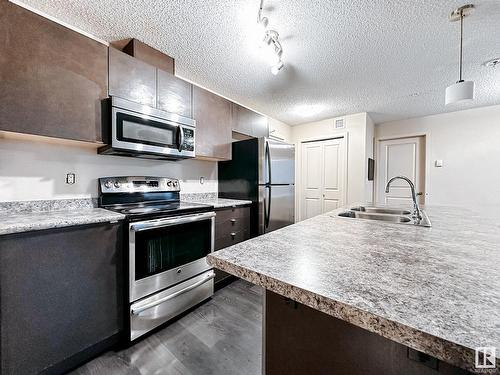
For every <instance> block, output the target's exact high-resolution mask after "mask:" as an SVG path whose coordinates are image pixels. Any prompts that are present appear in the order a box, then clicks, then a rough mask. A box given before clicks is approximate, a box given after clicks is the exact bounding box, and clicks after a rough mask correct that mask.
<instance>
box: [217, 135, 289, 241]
mask: <svg viewBox="0 0 500 375" xmlns="http://www.w3.org/2000/svg"><path fill="white" fill-rule="evenodd" d="M218 176H219V197H221V198H233V199H246V200H251V201H252V209H251V221H252V233H251V234H252V236H255V235H259V234H264V233H268V232H271V231H273V230H276V229H279V228H282V227H285V226H287V225H290V224H292V223H294V221H295V147H294V145H291V144H288V143H284V142H280V141H276V140H273V139H269V138H254V139H248V140H244V141H238V142H234V143H233V145H232V160H230V161H224V162H219V163H218Z"/></svg>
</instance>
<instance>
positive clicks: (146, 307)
mask: <svg viewBox="0 0 500 375" xmlns="http://www.w3.org/2000/svg"><path fill="white" fill-rule="evenodd" d="M213 278H215V272H212V273H210V274H208V275H207V276H206V277H205V278H204V279H203V280H200V281H197V282H195V283H194V284H192V285H190V286H188V287H185V288H184V289H181V290H179V291H177V292H175V293H172V294H170V295H168V296H166V297H163V298H160V299H159V300H157V301H154V302H151V303H148V304H147V305H144V306H140V307H137V308H135V309H132V310H131V313H132V315H139V314H140V313H141V312H143V311H145V310H149V309H152V308H153V307H156V306H158V305H161V304H162V303H164V302H166V301H169V300H171V299H173V298H175V297H178V296H180V295H181V294H184V293H187V292H189V291H191V290H193V289H196V288H198V287H199V286H200V285H203V284H205V283H206V282H208V281H210V280H212V279H213Z"/></svg>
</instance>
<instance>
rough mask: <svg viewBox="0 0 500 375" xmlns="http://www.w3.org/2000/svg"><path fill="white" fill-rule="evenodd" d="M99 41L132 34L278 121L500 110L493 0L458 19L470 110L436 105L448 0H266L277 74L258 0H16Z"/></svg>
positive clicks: (184, 72) (453, 40)
mask: <svg viewBox="0 0 500 375" xmlns="http://www.w3.org/2000/svg"><path fill="white" fill-rule="evenodd" d="M24 3H25V4H27V5H29V6H32V7H33V8H35V9H38V10H41V11H43V12H45V13H47V14H49V15H51V16H54V17H56V18H58V19H59V20H62V21H64V22H67V23H69V24H71V25H74V26H76V27H78V28H80V29H82V30H84V31H86V32H89V33H91V34H93V35H95V36H97V37H99V38H101V39H104V40H107V41H113V40H118V39H123V38H127V37H135V38H138V39H140V40H142V41H144V42H146V43H147V44H150V45H151V46H153V47H155V48H157V49H159V50H161V51H163V52H165V53H166V54H168V55H170V56H172V57H174V58H175V59H176V72H177V74H178V75H179V76H181V77H184V78H186V79H188V80H190V81H193V82H195V83H198V84H200V85H202V86H205V87H207V88H209V89H211V90H213V91H216V92H219V93H220V94H221V95H224V96H226V97H229V98H231V99H233V100H235V101H238V102H240V103H241V104H243V105H246V106H248V107H250V108H253V109H255V110H257V111H260V112H262V113H265V114H267V115H269V116H271V117H274V118H276V119H279V120H281V121H284V122H286V123H288V124H291V125H293V124H299V123H304V122H309V121H315V120H320V119H324V118H329V117H334V116H339V115H344V114H351V113H356V112H364V111H366V112H369V113H370V114H371V116H372V118H373V119H374V120H375V122H377V123H380V122H385V121H389V120H397V119H402V118H408V117H416V116H423V115H429V114H434V113H442V112H447V111H456V110H460V109H463V108H468V107H474V106H485V105H493V104H500V67H497V68H485V67H483V66H481V64H482V63H483V62H484V61H486V60H489V59H492V58H494V57H500V26H499V20H500V1H498V0H477V1H475V2H474V4H475V5H476V10H475V12H474V13H473V14H472V16H471V17H468V18H466V20H465V26H464V30H465V38H464V39H465V40H464V78H465V79H467V80H468V79H471V80H474V81H475V82H476V100H475V101H474V102H473V103H472V104H467V105H453V106H449V107H445V105H444V91H445V88H446V86H448V85H449V84H452V83H454V82H455V81H456V80H457V74H458V73H457V70H458V69H457V64H458V36H459V34H458V33H459V25H458V24H457V23H450V22H449V21H448V14H449V13H450V11H451V10H453V9H454V8H456V7H458V6H460V5H463V4H464V3H465V2H464V1H456V0H406V1H404V0H381V1H373V0H357V1H353V0H329V1H327V0H315V1H312V0H311V1H304V0H287V1H277V0H267V1H265V4H264V5H265V9H264V15H265V16H267V17H268V18H269V20H270V26H271V27H272V28H275V29H276V30H277V31H279V33H280V37H281V39H282V44H283V49H284V54H283V60H284V61H285V64H286V66H285V69H284V70H283V71H282V72H281V73H280V74H279V75H278V76H273V75H272V74H271V73H270V70H269V66H268V65H267V63H266V61H265V60H264V58H263V57H262V55H261V52H260V51H259V49H258V48H257V47H256V42H255V41H256V33H255V21H256V14H257V9H258V4H259V0H218V1H212V0H191V1H185V0H170V1H166V0H121V1H120V0H24Z"/></svg>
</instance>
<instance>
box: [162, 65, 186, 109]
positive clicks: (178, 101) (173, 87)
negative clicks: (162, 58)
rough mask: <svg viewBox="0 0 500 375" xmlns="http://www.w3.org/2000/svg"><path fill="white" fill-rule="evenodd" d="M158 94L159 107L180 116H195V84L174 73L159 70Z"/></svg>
mask: <svg viewBox="0 0 500 375" xmlns="http://www.w3.org/2000/svg"><path fill="white" fill-rule="evenodd" d="M157 74H158V95H157V107H158V109H162V110H164V111H167V112H170V113H176V114H178V115H180V116H185V117H193V111H192V94H193V85H192V84H190V83H189V82H186V81H184V80H182V79H180V78H177V77H176V76H174V75H173V74H170V73H168V72H165V71H163V70H159V69H158V70H157Z"/></svg>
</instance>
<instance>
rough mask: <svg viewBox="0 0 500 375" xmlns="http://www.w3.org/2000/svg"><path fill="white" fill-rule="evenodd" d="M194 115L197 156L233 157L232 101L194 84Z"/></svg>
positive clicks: (213, 158) (205, 157)
mask: <svg viewBox="0 0 500 375" xmlns="http://www.w3.org/2000/svg"><path fill="white" fill-rule="evenodd" d="M193 117H194V119H195V120H196V157H197V158H199V159H207V160H230V159H231V140H232V138H231V102H230V101H229V100H227V99H224V98H222V97H220V96H218V95H216V94H214V93H211V92H210V91H207V90H204V89H202V88H200V87H198V86H193Z"/></svg>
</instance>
